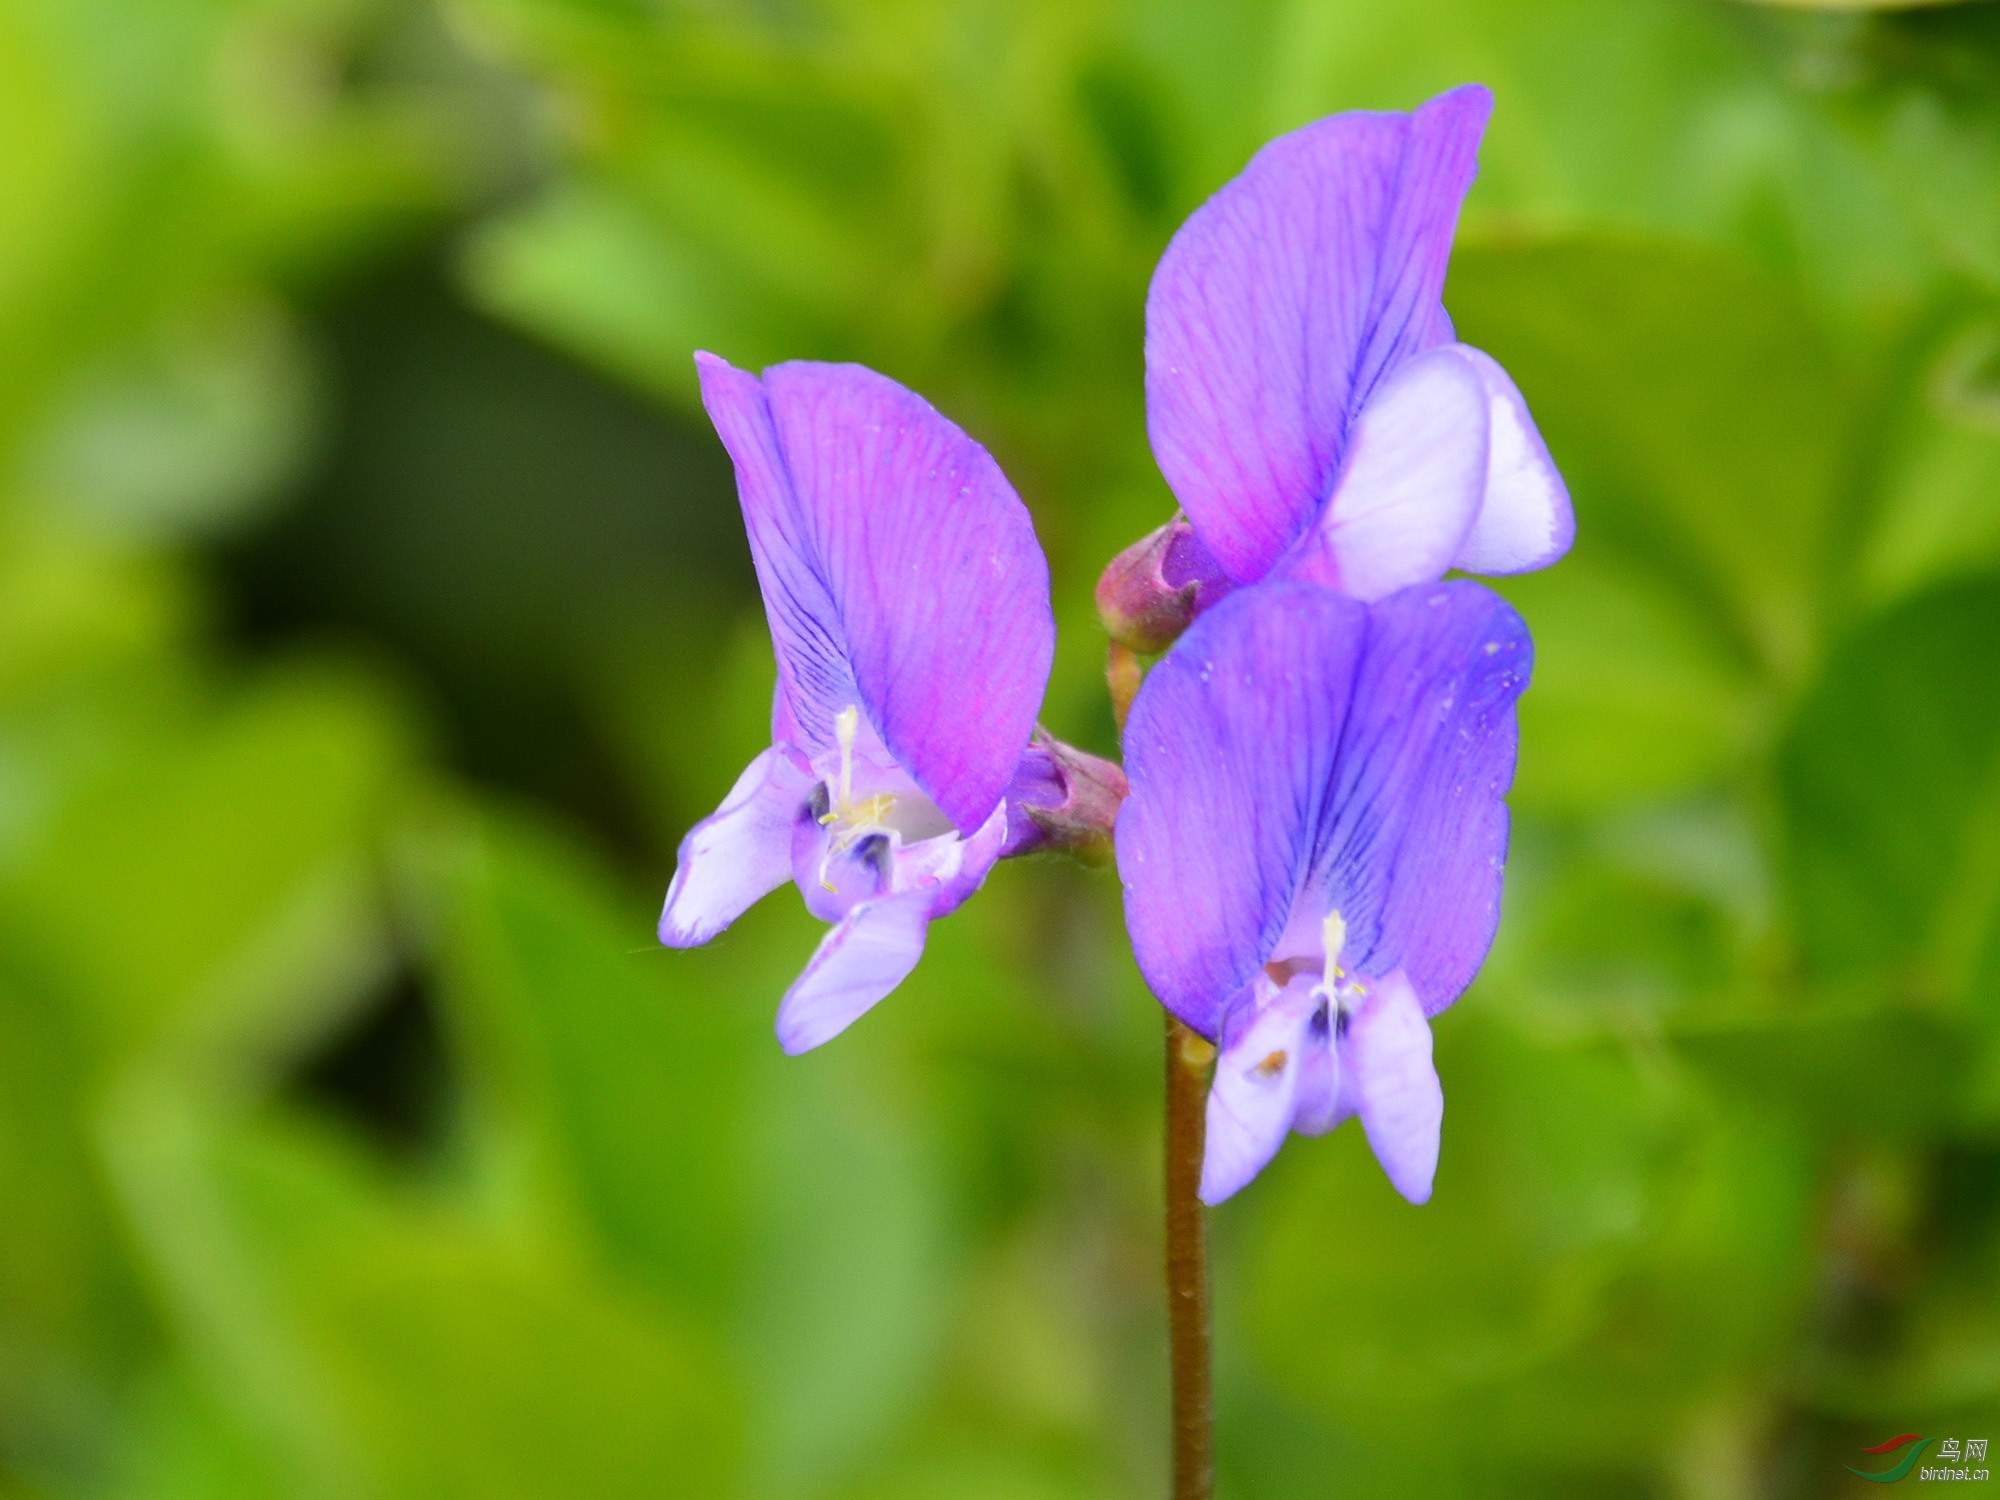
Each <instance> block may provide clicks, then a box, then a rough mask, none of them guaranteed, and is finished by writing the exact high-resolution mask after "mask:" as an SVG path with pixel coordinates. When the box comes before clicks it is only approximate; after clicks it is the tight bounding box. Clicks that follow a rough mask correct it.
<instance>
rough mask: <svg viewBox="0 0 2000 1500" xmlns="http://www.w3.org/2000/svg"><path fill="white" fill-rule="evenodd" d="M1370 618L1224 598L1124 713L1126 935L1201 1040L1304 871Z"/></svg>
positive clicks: (1304, 603)
mask: <svg viewBox="0 0 2000 1500" xmlns="http://www.w3.org/2000/svg"><path fill="white" fill-rule="evenodd" d="M1367 617H1368V610H1367V607H1366V606H1365V605H1363V604H1361V603H1359V602H1358V601H1356V600H1353V599H1349V598H1347V597H1345V596H1343V595H1341V594H1337V593H1334V592H1333V591H1332V590H1330V589H1323V588H1318V587H1315V586H1313V585H1311V584H1264V585H1260V586H1259V587H1258V588H1256V589H1254V590H1245V591H1243V592H1239V593H1235V594H1231V595H1230V596H1229V597H1228V598H1226V599H1224V600H1223V601H1222V602H1221V603H1220V604H1218V605H1217V606H1216V607H1215V608H1214V609H1212V610H1210V611H1209V612H1208V613H1207V614H1205V615H1203V616H1202V617H1201V618H1200V619H1199V620H1197V621H1196V622H1195V624H1194V626H1193V628H1192V629H1190V630H1189V631H1188V633H1187V634H1186V635H1185V636H1183V637H1182V638H1181V641H1180V644H1179V645H1177V646H1176V647H1175V648H1174V650H1173V651H1172V652H1170V653H1169V654H1168V655H1167V657H1166V658H1165V659H1164V660H1163V661H1161V662H1160V663H1159V665H1158V666H1156V667H1154V668H1153V670H1152V671H1151V672H1149V673H1148V674H1147V676H1146V680H1145V682H1144V684H1143V685H1142V686H1141V687H1140V689H1139V694H1138V697H1137V699H1136V700H1135V701H1134V703H1133V705H1132V714H1131V718H1130V719H1129V721H1128V722H1127V724H1126V728H1125V773H1126V775H1127V777H1128V778H1129V779H1130V783H1131V795H1130V796H1129V797H1127V798H1126V800H1125V804H1124V806H1123V807H1122V808H1120V809H1119V813H1118V823H1117V829H1116V844H1117V853H1118V874H1119V877H1120V879H1121V880H1122V881H1123V883H1124V886H1125V923H1126V928H1127V930H1128V931H1129V932H1130V934H1131V937H1132V949H1133V953H1134V955H1135V956H1136V957H1137V959H1138V963H1139V970H1140V972H1141V973H1142V974H1144V975H1145V977H1146V982H1147V984H1148V985H1150V986H1151V987H1152V991H1153V993H1154V994H1155V995H1156V996H1158V997H1159V999H1160V1002H1161V1003H1162V1004H1163V1005H1165V1006H1166V1007H1167V1009H1168V1010H1170V1011H1172V1012H1173V1013H1174V1014H1175V1015H1176V1016H1178V1017H1180V1019H1181V1020H1182V1021H1184V1022H1186V1023H1187V1024H1188V1025H1189V1026H1191V1027H1193V1028H1194V1029H1195V1030H1196V1031H1198V1032H1200V1033H1201V1034H1202V1035H1204V1036H1206V1037H1209V1038H1211V1039H1212V1038H1214V1037H1215V1035H1216V1029H1217V1026H1218V1024H1219V1021H1220V1019H1221V1009H1222V1003H1223V1001H1225V1000H1226V999H1228V998H1229V997H1231V996H1233V995H1235V994H1236V993H1237V991H1239V990H1240V989H1242V988H1243V986H1244V985H1245V984H1247V983H1249V981H1250V979H1251V976H1252V975H1254V974H1255V973H1256V972H1257V969H1258V967H1259V966H1260V965H1261V964H1262V963H1263V962H1264V960H1265V959H1266V958H1268V957H1269V956H1270V953H1271V948H1272V945H1273V944H1275V943H1276V941H1277V940H1278V937H1279V935H1280V934H1281V933H1282V932H1283V931H1284V927H1285V921H1286V918H1287V915H1288V914H1289V912H1290V910H1291V907H1292V903H1293V900H1294V898H1295V897H1296V895H1297V893H1298V890H1299V886H1300V881H1301V879H1302V877H1303V876H1304V875H1305V873H1306V872H1307V870H1308V868H1309V867H1310V862H1311V858H1312V854H1313V850H1314V833H1315V830H1316V829H1317V828H1318V826H1319V823H1320V821H1321V808H1322V804H1323V803H1324V801H1325V799H1326V798H1327V796H1328V795H1329V793H1330V792H1331V789H1332V786H1333V781H1334V770H1335V753H1336V750H1337V748H1338V746H1339V744H1340V738H1341V730H1342V726H1343V724H1344V723H1345V721H1346V717H1347V703H1348V698H1349V695H1350V693H1351V691H1352V688H1353V683H1354V680H1355V676H1356V672H1357V670H1358V667H1359V662H1360V656H1361V651H1362V647H1363V643H1364V640H1365V637H1366V634H1367V628H1368V627H1367Z"/></svg>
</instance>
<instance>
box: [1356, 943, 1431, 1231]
mask: <svg viewBox="0 0 2000 1500" xmlns="http://www.w3.org/2000/svg"><path fill="white" fill-rule="evenodd" d="M1365 987H1366V991H1367V994H1366V997H1365V998H1364V999H1363V1000H1362V1002H1361V1006H1360V1008H1359V1009H1358V1010H1356V1011H1355V1013H1354V1015H1353V1016H1352V1017H1351V1018H1350V1019H1349V1021H1348V1024H1347V1033H1346V1035H1345V1036H1343V1037H1342V1038H1341V1039H1340V1042H1339V1047H1338V1051H1339V1053H1340V1059H1341V1064H1342V1067H1341V1083H1342V1086H1343V1090H1344V1092H1345V1093H1346V1095H1347V1097H1348V1098H1350V1099H1352V1100H1353V1102H1354V1111H1355V1113H1356V1114H1358V1115H1360V1116H1361V1128H1362V1130H1364V1131H1365V1132H1367V1135H1368V1144H1369V1146H1370V1148H1371V1149H1373V1151H1374V1152H1375V1159H1376V1160H1377V1161H1379V1162H1380V1163H1382V1170H1383V1171H1384V1172H1386V1173H1388V1174H1389V1181H1390V1182H1391V1183H1392V1184H1393V1185H1394V1187H1395V1189H1396V1191H1397V1192H1399V1193H1401V1194H1402V1195H1403V1196H1404V1197H1405V1198H1407V1199H1409V1200H1410V1202H1412V1203H1425V1202H1428V1201H1429V1200H1430V1196H1431V1179H1432V1178H1433V1177H1434V1176H1435V1175H1436V1174H1437V1160H1438V1130H1439V1126H1440V1124H1441V1123H1442V1121H1443V1120H1444V1090H1443V1088H1442V1087H1440V1086H1439V1084H1438V1076H1437V1069H1436V1068H1434V1067H1432V1066H1431V1027H1430V1022H1429V1021H1427V1020H1425V1019H1424V1009H1423V1005H1422V1003H1421V1002H1420V1001H1419V1000H1418V999H1417V993H1416V991H1415V990H1413V989H1411V988H1410V982H1409V980H1407V979H1406V978H1404V977H1403V975H1402V974H1401V972H1397V973H1394V974H1391V975H1390V976H1389V977H1388V978H1386V979H1374V980H1368V981H1365Z"/></svg>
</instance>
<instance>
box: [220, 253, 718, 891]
mask: <svg viewBox="0 0 2000 1500" xmlns="http://www.w3.org/2000/svg"><path fill="white" fill-rule="evenodd" d="M316 323H317V331H318V334H319V337H320V339H321V341H322V343H323V346H324V348H325V351H326V354H327V364H328V367H329V370H330V373H331V377H332V380H333V383H334V392H333V395H334V404H335V409H336V411H337V413H338V415H337V417H336V419H335V427H334V431H333V432H332V433H331V434H330V438H329V442H328V447H327V450H326V452H325V455H324V457H323V459H322V462H321V463H320V465H319V466H318V468H317V470H316V472H315V475H314V477H313V479H312V480H311V481H310V483H309V485H308V487H307V488H306V489H305V491H304V492H303V493H301V494H300V495H298V496H297V497H296V498H295V499H293V500H292V501H291V502H289V503H287V504H286V505H284V506H283V507H282V508H280V509H279V510H278V512H277V514H276V518H275V519H274V520H273V521H272V522H271V523H269V524H268V525H267V526H265V527H264V528H262V529H261V530H259V531H257V532H255V533H253V534H251V535H250V536H247V537H245V538H243V539H241V540H240V541H238V542H237V543H236V544H235V545H233V546H232V547H230V548H228V549H226V550H225V551H224V552H223V553H222V554H221V557H220V566H221V568H222V570H223V574H224V581H225V582H226V583H227V585H228V586H229V587H230V589H231V591H232V593H233V594H234V596H235V620H236V624H237V627H238V629H239V630H240V632H241V633H242V634H243V635H244V636H245V637H247V640H248V642H249V643H254V644H256V645H259V646H263V645H267V644H269V643H270V642H272V641H273V640H276V639H284V638H288V637H298V636H312V637H320V638H325V637H329V636H330V637H333V638H335V639H346V640H349V641H355V642H359V643H360V644H362V645H363V646H365V647H366V646H375V647H379V648H382V649H383V650H384V651H385V654H387V655H388V656H390V657H391V658H392V659H395V660H397V661H399V662H402V663H404V664H406V665H407V666H408V667H409V668H410V669H412V670H413V671H414V672H415V673H417V674H418V675H419V677H420V678H421V679H422V680H423V681H424V682H425V684H426V685H427V686H428V688H429V689H431V691H432V693H433V696H434V701H435V706H436V708H437V710H438V712H439V714H440V717H441V718H442V720H443V724H444V728H445V733H446V736H447V745H446V749H447V752H448V753H449V754H450V756H451V757H452V758H453V759H454V760H455V761H456V763H457V764H458V765H459V767H461V768H462V769H463V770H464V771H466V772H467V773H469V774H470V775H472V776H473V777H475V778H478V779H481V780H484V781H487V782H491V783H497V784H500V785H504V786H507V787H511V788H514V789H518V790H520V791H523V792H526V793H529V794H531V795H533V796H536V797H539V798H543V799H546V800H548V801H552V802H554V803H556V804H558V805H559V806H561V807H563V808H564V809H566V810H567V811H569V812H570V813H572V814H573V815H575V816H577V817H579V818H581V819H583V820H585V821H586V822H588V823H590V824H592V825H594V826H595V827H597V828H598V829H599V830H601V831H602V832H603V833H604V834H605V835H606V836H607V837H608V838H609V839H610V840H611V841H612V842H613V844H614V845H615V846H617V847H619V848H622V849H625V850H627V851H632V850H634V849H635V847H636V846H637V845H638V844H639V842H640V839H641V835H640V833H639V827H640V824H641V821H642V820H641V818H640V817H639V815H638V814H637V812H636V810H635V807H634V805H633V804H634V794H633V793H632V791H631V790H630V789H629V788H627V787H625V786H623V785H621V772H620V769H619V766H618V762H617V758H616V756H615V755H614V754H613V753H612V751H611V749H610V748H609V747H608V746H607V745H606V744H605V743H604V731H603V730H602V728H601V727H600V725H599V724H598V723H596V722H594V720H593V714H592V710H591V705H590V701H589V696H588V695H589V691H590V690H589V688H588V686H587V681H588V679H589V673H588V672H587V671H586V666H587V664H588V663H590V662H592V661H600V662H601V661H602V660H604V659H605V658H606V655H607V653H609V652H611V651H613V650H615V649H616V648H617V644H618V641H619V639H620V637H621V633H622V634H623V635H625V636H629V635H630V633H631V628H632V622H633V621H634V620H650V621H655V622H657V621H659V620H661V619H667V620H670V621H671V620H672V619H674V618H676V617H677V616H678V615H679V614H680V613H681V611H682V609H683V608H684V607H685V606H683V605H682V604H681V603H680V601H682V600H686V599H691V598H693V597H695V596H699V598H700V600H701V609H702V611H703V612H704V613H712V612H713V611H714V609H715V606H716V604H717V603H718V602H720V603H722V604H724V605H727V604H729V603H730V602H732V601H733V600H735V599H737V598H738V597H739V596H740V598H741V599H743V600H749V599H753V598H754V597H755V582H754V578H753V576H752V573H751V568H750V561H749V554H748V549H747V547H746V546H745V543H744V540H743V534H742V526H741V522H740V520H739V517H738V514H737V509H736V503H735V493H734V486H733V484H732V481H731V477H730V469H729V465H728V460H727V458H726V456H725V455H724V453H723V451H722V447H721V445H720V444H719V443H718V442H716V440H715V438H714V436H713V435H712V434H711V433H709V432H708V431H707V430H706V429H705V428H697V427H695V426H694V425H692V423H684V422H680V421H677V420H675V419H674V418H673V417H672V416H671V415H669V414H668V413H667V412H666V411H665V410H664V409H663V408H662V406H661V405H660V404H659V403H657V402H654V401H649V400H647V399H645V398H643V397H642V396H640V395H638V394H635V393H633V392H630V391H628V390H625V389H623V388H620V387H618V386H616V385H613V384H611V383H610V382H608V381H605V380H603V379H600V378H599V377H597V376H595V375H594V374H592V373H590V372H589V371H587V370H585V369H584V368H582V367H581V366H579V365H576V364H574V363H572V362H571V361H569V360H567V359H565V358H563V357H561V356H560V355H558V354H556V353H554V352H553V351H551V350H549V349H547V348H545V347H543V346H542V345H539V344H537V343H534V342H532V341H531V340H529V339H527V338H524V337H522V336H521V335H519V334H517V333H515V332H513V331H512V330H510V329H507V328H505V327H503V326H501V325H499V324H497V323H495V322H493V321H492V320H490V319H488V318H485V317H483V316H481V315H480V314H478V313H476V312H474V311H473V310H471V309H469V308H468V307H467V306H466V305H465V304H464V303H463V302H462V301H461V300H460V299H459V298H458V296H457V295H456V292H455V290H454V289H453V287H452V285H451V283H450V281H449V280H448V274H447V272H446V271H445V269H444V268H443V267H442V266H440V265H439V263H438V261H437V259H436V258H435V257H434V256H432V257H427V258H425V259H423V260H420V261H416V262H412V263H405V264H402V265H399V266H396V267H393V268H391V269H389V270H387V271H386V272H384V273H382V274H378V275H376V276H374V277H372V278H370V279H368V280H365V281H362V282H359V283H357V284H354V285H351V286H348V287H346V288H344V289H343V290H342V291H341V292H340V294H339V295H338V296H336V297H335V298H333V299H332V300H330V301H329V302H328V303H327V304H326V305H325V306H324V307H323V309H322V310H321V313H320V315H319V317H318V318H317V320H316ZM662 639H663V640H670V639H671V637H670V635H668V636H662ZM600 677H601V674H600Z"/></svg>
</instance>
